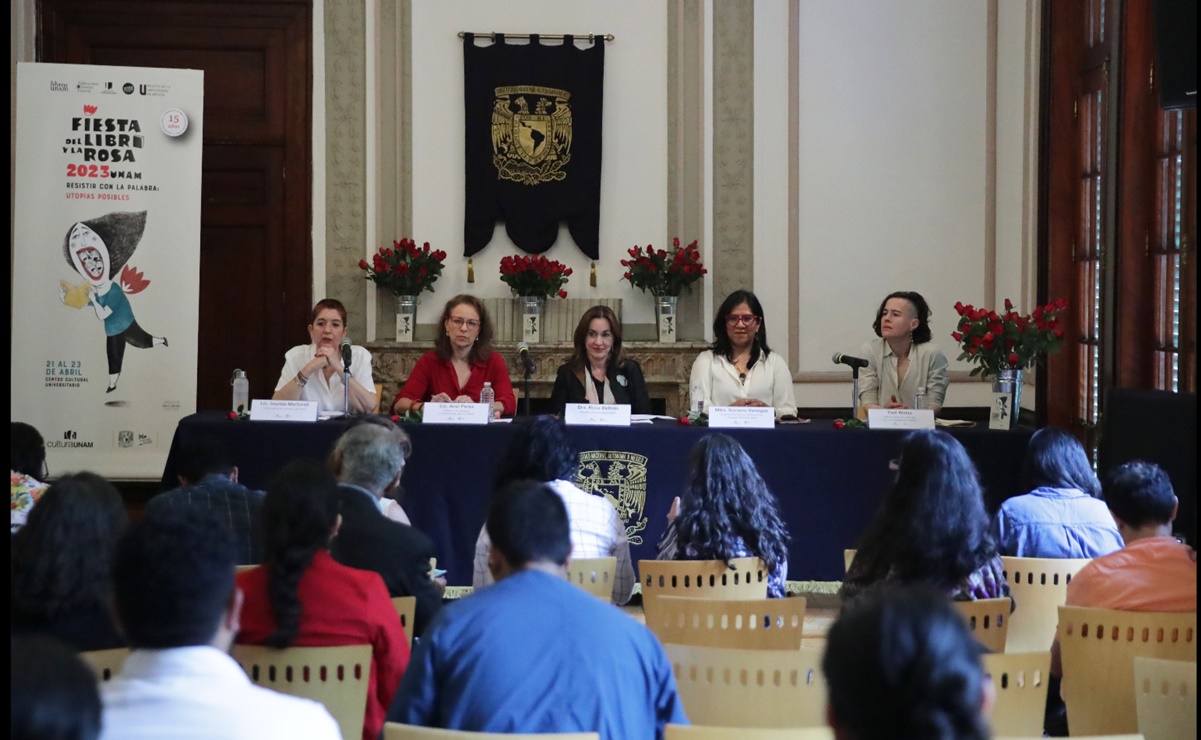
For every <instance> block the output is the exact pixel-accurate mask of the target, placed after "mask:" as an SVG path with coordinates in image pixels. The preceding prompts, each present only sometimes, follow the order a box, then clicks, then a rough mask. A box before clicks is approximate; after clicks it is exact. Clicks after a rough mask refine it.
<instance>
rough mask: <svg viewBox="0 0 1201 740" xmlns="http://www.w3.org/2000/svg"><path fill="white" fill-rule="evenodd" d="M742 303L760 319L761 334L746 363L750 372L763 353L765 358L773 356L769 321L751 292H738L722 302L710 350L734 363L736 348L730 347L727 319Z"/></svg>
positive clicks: (715, 319)
mask: <svg viewBox="0 0 1201 740" xmlns="http://www.w3.org/2000/svg"><path fill="white" fill-rule="evenodd" d="M740 303H745V304H746V305H748V306H750V308H751V313H753V314H755V316H757V317H758V318H759V332H758V333H757V334H755V342H754V343H753V344H752V345H751V358H750V359H749V360H748V361H747V363H746V367H747V369H748V370H749V369H751V368H752V367H754V366H755V363H756V362H758V361H759V355H760V353H761V352H762V355H763V356H764V357H767V356H768V355H770V354H771V349H770V348H769V347H768V346H767V319H766V318H765V317H764V316H763V304H762V303H760V302H759V299H758V298H757V297H756V296H755V294H754V293H752V292H751V291H749V290H736V291H734V292H733V293H731V294H730V295H728V296H726V299H725V300H724V301H722V302H721V306H720V307H718V309H717V316H715V317H714V318H713V344H712V345H711V346H710V347H709V349H711V350H713V354H715V355H720V356H722V357H724V358H726V359H727V360H730V361H731V362H733V360H734V348H733V347H732V346H730V335H729V334H727V333H726V317H727V316H729V315H730V314H731V313H732V312H733V311H734V309H735V308H737V307H738V304H740Z"/></svg>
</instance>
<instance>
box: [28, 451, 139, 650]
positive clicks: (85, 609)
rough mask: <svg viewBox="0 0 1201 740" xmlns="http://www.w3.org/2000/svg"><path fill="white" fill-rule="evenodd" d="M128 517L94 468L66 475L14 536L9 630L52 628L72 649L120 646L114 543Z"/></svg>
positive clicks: (50, 631)
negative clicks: (112, 603) (112, 608)
mask: <svg viewBox="0 0 1201 740" xmlns="http://www.w3.org/2000/svg"><path fill="white" fill-rule="evenodd" d="M125 524H126V518H125V505H124V503H123V502H122V501H121V495H120V494H119V493H117V489H116V488H114V487H113V485H112V484H111V483H109V482H108V481H106V480H105V479H104V478H101V477H100V476H98V475H96V474H95V473H75V474H74V475H64V476H63V477H62V478H59V479H58V480H57V481H55V482H54V484H53V485H51V486H50V488H49V489H47V491H46V493H45V495H43V496H42V498H41V499H40V500H39V501H38V505H37V506H35V507H33V509H32V510H31V511H30V512H29V521H28V522H27V523H26V524H25V526H24V527H21V529H20V530H19V531H18V532H17V534H16V535H15V536H14V537H13V542H12V560H11V561H10V570H9V576H10V577H11V579H12V592H11V612H10V617H11V619H12V631H13V632H14V633H20V632H40V633H44V634H49V635H53V636H54V637H57V638H58V639H60V640H62V641H64V642H66V643H68V644H69V645H71V646H72V647H74V648H75V649H76V650H81V651H85V650H107V649H109V648H115V647H122V646H124V645H125V638H123V637H122V636H121V635H120V633H119V632H118V631H117V629H116V627H115V626H114V625H113V621H112V616H111V615H110V612H109V608H108V602H109V598H110V597H111V596H112V575H111V574H110V572H109V571H110V569H111V568H112V561H113V550H114V549H115V548H116V545H117V540H118V538H120V536H121V532H122V531H124V529H125Z"/></svg>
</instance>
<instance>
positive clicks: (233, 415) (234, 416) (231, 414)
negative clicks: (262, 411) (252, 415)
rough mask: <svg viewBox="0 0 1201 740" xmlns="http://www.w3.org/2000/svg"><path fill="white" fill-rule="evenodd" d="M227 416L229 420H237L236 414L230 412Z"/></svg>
mask: <svg viewBox="0 0 1201 740" xmlns="http://www.w3.org/2000/svg"><path fill="white" fill-rule="evenodd" d="M227 416H229V418H231V419H236V418H238V412H236V411H230V412H229V414H227Z"/></svg>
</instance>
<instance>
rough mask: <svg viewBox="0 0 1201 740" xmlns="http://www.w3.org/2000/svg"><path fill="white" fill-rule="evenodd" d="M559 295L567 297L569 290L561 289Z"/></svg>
mask: <svg viewBox="0 0 1201 740" xmlns="http://www.w3.org/2000/svg"><path fill="white" fill-rule="evenodd" d="M559 297H560V298H566V297H567V291H565V290H560V291H559Z"/></svg>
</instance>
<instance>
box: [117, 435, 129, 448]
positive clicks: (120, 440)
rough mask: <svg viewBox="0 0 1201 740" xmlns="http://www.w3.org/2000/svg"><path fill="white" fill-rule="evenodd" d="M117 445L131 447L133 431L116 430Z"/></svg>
mask: <svg viewBox="0 0 1201 740" xmlns="http://www.w3.org/2000/svg"><path fill="white" fill-rule="evenodd" d="M117 446H118V447H133V432H124V431H123V432H117Z"/></svg>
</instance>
